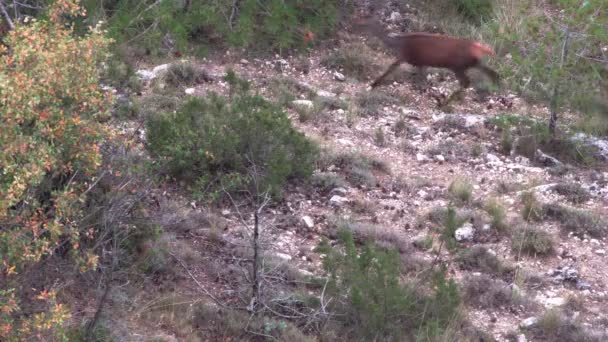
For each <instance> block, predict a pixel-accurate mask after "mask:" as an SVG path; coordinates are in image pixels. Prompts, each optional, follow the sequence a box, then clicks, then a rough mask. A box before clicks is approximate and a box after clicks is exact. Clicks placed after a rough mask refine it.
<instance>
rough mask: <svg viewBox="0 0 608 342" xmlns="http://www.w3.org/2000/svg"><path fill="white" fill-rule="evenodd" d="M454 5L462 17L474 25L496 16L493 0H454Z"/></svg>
mask: <svg viewBox="0 0 608 342" xmlns="http://www.w3.org/2000/svg"><path fill="white" fill-rule="evenodd" d="M453 5H454V6H455V7H456V10H457V11H458V13H460V15H462V16H463V17H464V18H466V19H468V20H470V21H471V22H474V23H481V22H482V21H484V20H489V19H490V18H491V17H492V16H493V15H494V13H493V12H494V4H493V0H454V3H453Z"/></svg>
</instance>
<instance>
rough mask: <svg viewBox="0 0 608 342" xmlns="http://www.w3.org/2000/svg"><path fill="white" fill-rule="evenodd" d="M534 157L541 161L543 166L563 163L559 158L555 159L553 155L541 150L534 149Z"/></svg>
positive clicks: (561, 164)
mask: <svg viewBox="0 0 608 342" xmlns="http://www.w3.org/2000/svg"><path fill="white" fill-rule="evenodd" d="M534 157H535V159H536V160H537V161H539V162H541V163H543V165H545V166H563V165H564V163H562V162H560V161H559V160H557V159H556V158H554V157H551V156H550V155H548V154H546V153H544V152H543V151H541V150H536V154H535V156H534Z"/></svg>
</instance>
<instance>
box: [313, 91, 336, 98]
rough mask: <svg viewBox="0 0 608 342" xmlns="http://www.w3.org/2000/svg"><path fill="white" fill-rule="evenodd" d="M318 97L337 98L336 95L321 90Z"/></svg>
mask: <svg viewBox="0 0 608 342" xmlns="http://www.w3.org/2000/svg"><path fill="white" fill-rule="evenodd" d="M317 96H321V97H336V94H334V93H332V92H329V91H326V90H319V91H317Z"/></svg>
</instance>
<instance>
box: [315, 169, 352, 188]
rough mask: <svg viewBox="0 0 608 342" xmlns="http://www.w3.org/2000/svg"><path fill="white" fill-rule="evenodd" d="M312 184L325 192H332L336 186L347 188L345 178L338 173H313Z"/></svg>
mask: <svg viewBox="0 0 608 342" xmlns="http://www.w3.org/2000/svg"><path fill="white" fill-rule="evenodd" d="M311 181H312V184H313V185H314V186H315V187H317V188H318V189H319V190H321V191H323V192H330V191H331V190H333V189H335V188H346V187H347V184H346V181H345V180H344V178H342V177H341V176H340V175H338V174H336V173H331V172H319V173H315V174H313V175H312V178H311Z"/></svg>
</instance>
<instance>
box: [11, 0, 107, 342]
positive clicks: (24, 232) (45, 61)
mask: <svg viewBox="0 0 608 342" xmlns="http://www.w3.org/2000/svg"><path fill="white" fill-rule="evenodd" d="M83 14H84V12H83V11H82V10H81V8H80V7H79V5H78V0H57V1H55V2H54V3H53V4H52V5H51V6H50V7H49V13H48V16H47V18H48V19H46V20H36V19H30V20H26V22H25V23H23V24H19V25H17V27H16V28H15V30H13V31H11V32H10V33H9V34H8V35H7V36H6V37H5V38H4V42H5V43H6V46H3V45H0V65H2V68H1V69H0V340H3V341H5V340H9V341H10V340H30V339H31V338H36V337H37V338H41V339H45V338H47V337H50V336H52V335H57V334H60V332H61V331H62V329H61V326H62V325H63V323H64V321H65V319H66V318H68V317H69V310H67V308H66V307H65V306H62V305H61V304H58V303H57V302H56V300H55V291H53V290H52V289H43V290H42V292H41V293H40V294H39V295H38V296H37V297H36V298H27V299H28V300H29V301H41V302H40V303H41V304H42V303H44V305H36V307H37V308H38V310H37V312H34V313H33V314H30V315H27V317H28V318H26V319H24V318H23V317H24V316H23V315H21V314H20V307H19V306H20V302H21V301H22V299H24V298H22V296H24V293H20V291H21V290H20V289H21V288H24V287H26V286H18V282H19V279H21V278H22V277H24V276H25V275H26V274H27V272H30V270H31V269H32V268H33V267H31V266H32V265H34V264H36V263H39V262H40V261H41V260H44V258H46V257H48V256H49V255H51V254H53V253H55V252H56V250H57V248H58V247H59V246H60V245H61V246H67V247H68V251H69V254H70V255H71V256H72V257H73V260H75V262H76V265H77V266H78V268H79V269H80V270H81V271H85V270H88V269H92V268H95V267H96V262H97V257H96V255H95V254H94V253H93V252H92V251H90V250H86V248H85V247H84V246H86V242H87V240H91V239H93V238H94V233H92V232H91V231H87V233H86V234H85V233H84V232H83V231H82V229H81V226H80V225H79V220H80V219H81V217H82V215H83V210H84V209H85V203H86V202H85V198H86V195H87V191H88V190H89V189H90V188H91V187H92V186H93V184H95V179H94V177H95V174H96V173H97V171H98V168H99V166H100V161H101V156H100V151H99V144H100V143H101V141H102V140H103V139H105V138H106V137H109V132H108V130H107V129H105V128H104V127H102V126H101V124H100V123H99V122H98V121H97V120H96V117H97V116H100V115H102V116H103V115H107V113H108V110H109V106H110V104H111V98H110V96H111V95H110V94H107V93H105V92H104V91H103V90H102V89H100V87H99V77H98V70H97V66H98V64H99V63H100V62H102V61H103V60H104V59H105V58H106V57H107V51H108V45H109V44H110V41H109V40H108V39H107V38H105V37H104V35H103V33H102V32H101V30H100V29H99V27H96V28H92V29H91V32H89V33H88V34H86V35H84V36H81V37H77V36H75V35H73V34H72V29H71V28H70V26H68V25H66V24H65V22H64V21H63V19H65V18H67V17H70V16H71V17H74V16H76V15H83ZM7 47H9V48H7ZM39 290H40V289H39ZM23 291H25V290H23ZM30 296H31V295H30ZM40 308H42V309H40Z"/></svg>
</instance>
